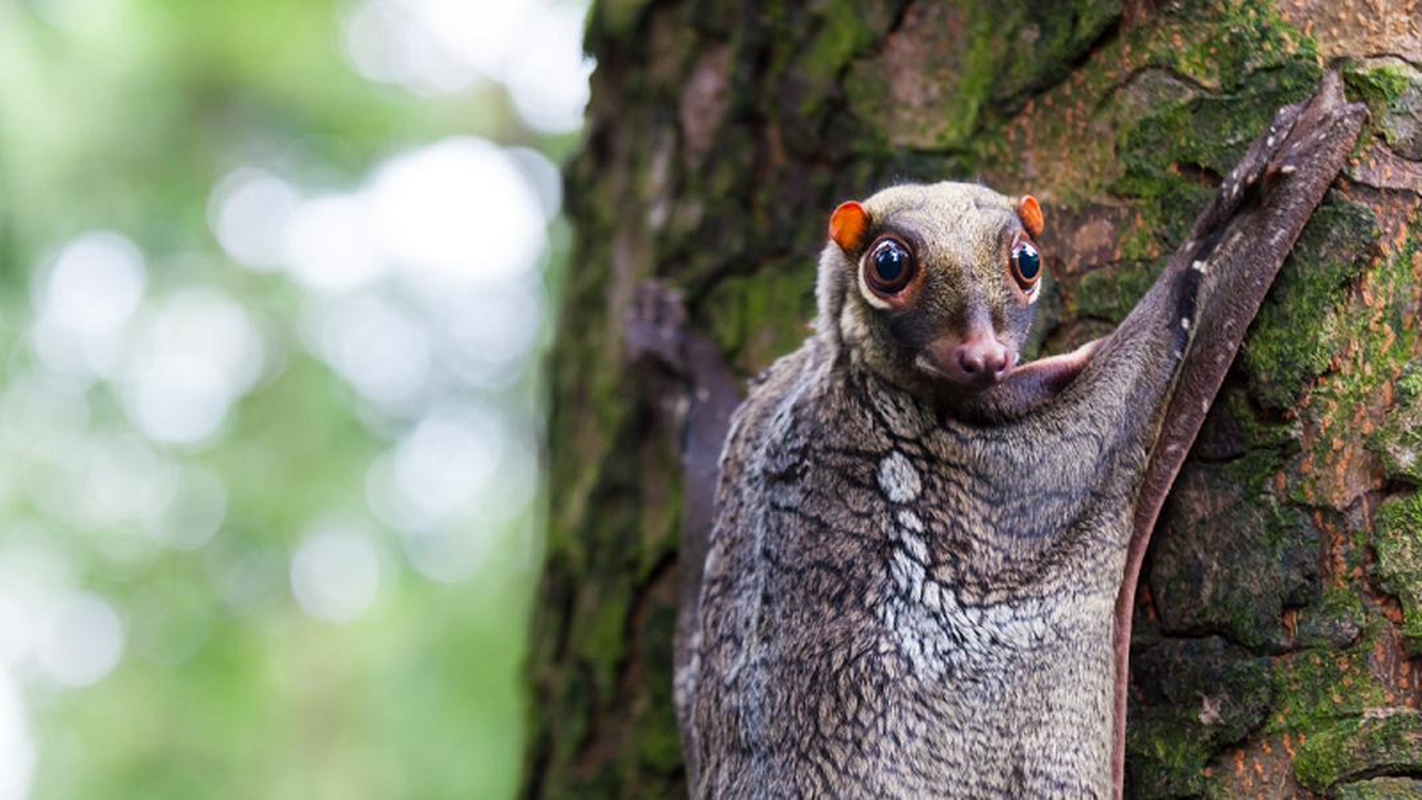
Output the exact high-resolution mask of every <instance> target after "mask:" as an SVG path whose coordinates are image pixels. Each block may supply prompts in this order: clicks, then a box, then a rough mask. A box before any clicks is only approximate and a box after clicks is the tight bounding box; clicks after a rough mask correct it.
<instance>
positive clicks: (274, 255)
mask: <svg viewBox="0 0 1422 800" xmlns="http://www.w3.org/2000/svg"><path fill="white" fill-rule="evenodd" d="M300 201H301V197H300V195H299V194H298V193H297V191H296V189H295V188H294V187H292V185H291V184H289V183H287V182H286V181H285V180H282V179H281V178H280V177H279V176H277V175H275V174H273V173H271V172H268V171H267V170H264V169H260V168H258V167H242V168H240V169H237V170H234V171H232V172H231V173H229V174H228V175H227V176H226V177H224V178H223V179H222V180H221V181H220V182H219V183H218V184H217V187H216V188H214V189H213V190H212V196H211V198H210V199H209V201H208V225H209V227H211V228H212V232H213V234H214V235H215V236H216V237H217V241H218V242H219V243H220V244H221V245H222V249H223V250H226V251H227V254H228V255H230V256H232V258H233V260H235V261H237V262H238V263H240V264H242V265H244V266H247V267H251V268H253V269H258V270H272V269H276V268H278V267H280V266H281V263H282V259H283V257H284V256H285V254H286V249H285V248H286V234H287V228H288V226H289V225H290V223H291V218H292V215H293V214H294V213H295V212H296V207H297V204H298V203H299V202H300Z"/></svg>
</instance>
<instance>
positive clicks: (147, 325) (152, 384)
mask: <svg viewBox="0 0 1422 800" xmlns="http://www.w3.org/2000/svg"><path fill="white" fill-rule="evenodd" d="M140 327H141V330H140V331H139V332H138V333H137V337H136V341H135V346H134V348H133V350H132V351H131V353H130V354H129V358H128V360H127V361H126V363H125V365H124V367H123V376H122V395H123V401H124V408H125V410H126V411H127V412H128V414H129V418H130V419H132V420H133V421H134V423H135V424H137V425H138V427H139V428H140V429H142V430H143V431H144V433H146V434H148V436H150V437H152V438H153V439H156V440H158V441H163V442H173V443H181V444H193V443H198V442H201V441H203V440H205V439H207V438H208V437H210V436H212V435H213V434H214V433H215V432H216V431H217V430H218V428H219V426H220V425H221V424H222V422H223V420H224V419H225V418H226V416H227V411H228V408H229V407H230V406H231V404H232V403H233V401H235V400H236V399H237V398H238V397H240V396H241V395H242V394H244V393H245V392H246V391H247V390H248V389H250V388H251V387H252V385H253V384H254V383H255V382H256V381H257V379H258V378H260V377H261V374H262V365H263V346H262V341H261V338H260V337H259V335H258V333H257V330H256V327H255V325H254V324H253V322H252V320H251V318H250V317H249V316H248V314H247V312H246V311H245V310H244V309H243V308H242V307H241V306H240V305H238V304H237V302H236V301H234V300H232V299H231V298H230V297H228V296H227V295H225V294H222V293H220V292H217V291H214V290H208V289H201V290H188V291H184V292H181V293H179V294H177V295H174V296H173V297H172V298H170V299H169V300H168V301H167V302H166V303H164V304H163V305H162V306H160V307H159V308H158V309H156V310H155V311H154V312H152V313H151V314H149V315H147V316H146V318H145V319H144V320H143V321H142V323H141V326H140Z"/></svg>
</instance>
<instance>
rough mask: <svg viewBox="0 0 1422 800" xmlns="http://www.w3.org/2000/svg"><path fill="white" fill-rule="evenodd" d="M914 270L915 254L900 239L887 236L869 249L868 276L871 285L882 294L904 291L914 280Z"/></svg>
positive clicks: (887, 294) (866, 271)
mask: <svg viewBox="0 0 1422 800" xmlns="http://www.w3.org/2000/svg"><path fill="white" fill-rule="evenodd" d="M914 272H915V265H914V261H913V255H912V254H911V253H910V252H909V250H908V247H906V246H905V245H904V243H903V242H900V241H899V240H898V239H894V238H891V237H888V236H886V237H884V238H883V239H880V240H879V242H878V243H876V244H875V245H874V247H873V249H871V250H870V251H869V264H868V268H867V269H866V270H865V273H866V277H867V278H868V279H869V281H868V282H869V287H870V288H871V289H873V290H874V291H875V292H878V293H879V294H881V295H886V296H889V295H894V294H897V293H899V292H901V291H903V289H904V288H905V287H906V286H908V285H909V282H910V281H912V280H913V276H914Z"/></svg>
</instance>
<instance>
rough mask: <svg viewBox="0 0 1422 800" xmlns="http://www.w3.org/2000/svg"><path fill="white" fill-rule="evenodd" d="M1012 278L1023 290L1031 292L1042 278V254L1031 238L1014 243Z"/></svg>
mask: <svg viewBox="0 0 1422 800" xmlns="http://www.w3.org/2000/svg"><path fill="white" fill-rule="evenodd" d="M1011 266H1012V278H1013V280H1015V281H1017V285H1018V286H1020V287H1021V288H1022V291H1024V292H1026V293H1028V294H1031V293H1032V290H1033V289H1035V288H1037V282H1038V281H1040V280H1041V279H1042V255H1041V254H1040V253H1038V252H1037V246H1036V245H1035V244H1032V242H1031V240H1029V239H1026V238H1020V239H1018V240H1017V241H1016V242H1014V243H1013V245H1012V258H1011Z"/></svg>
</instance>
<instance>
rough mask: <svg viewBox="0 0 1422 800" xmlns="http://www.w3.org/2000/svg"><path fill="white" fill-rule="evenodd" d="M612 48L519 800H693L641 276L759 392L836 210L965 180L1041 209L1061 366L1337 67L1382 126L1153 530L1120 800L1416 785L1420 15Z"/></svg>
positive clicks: (604, 75)
mask: <svg viewBox="0 0 1422 800" xmlns="http://www.w3.org/2000/svg"><path fill="white" fill-rule="evenodd" d="M588 49H589V51H590V52H591V53H592V54H593V55H595V56H596V57H597V59H598V68H597V71H596V73H595V74H594V76H593V95H592V102H591V105H590V107H589V118H588V130H587V133H586V141H585V143H584V145H583V148H582V150H581V153H580V154H579V155H578V156H577V158H576V159H574V160H573V161H572V162H571V163H570V164H569V165H568V167H567V188H568V210H569V213H570V215H571V217H572V220H573V223H574V226H575V237H574V245H573V257H572V259H571V262H570V266H569V268H568V271H567V274H566V276H565V279H564V296H563V307H562V313H561V317H560V323H559V329H558V342H557V345H556V347H555V352H554V359H553V416H552V419H551V422H550V430H549V435H550V441H551V442H552V444H551V452H552V465H551V469H552V474H551V481H552V487H551V496H552V498H553V508H552V515H551V524H550V530H549V537H548V562H547V565H546V568H545V573H544V576H543V583H542V588H541V596H540V609H539V612H538V614H537V617H536V621H535V625H534V630H533V635H532V636H533V639H532V654H531V657H530V662H529V675H530V681H531V684H532V687H533V695H534V696H533V715H534V719H533V739H532V741H531V742H530V744H529V756H528V761H527V776H526V792H527V794H528V795H530V796H536V797H665V796H674V795H677V794H679V793H682V792H684V787H683V782H682V778H683V775H682V769H681V759H680V753H679V746H678V741H677V734H676V728H675V722H674V719H673V713H672V705H671V679H670V672H671V637H672V627H673V622H674V620H675V614H676V602H677V567H676V561H677V559H676V554H677V527H678V516H679V513H680V510H681V508H682V500H681V486H680V477H679V469H680V467H679V465H678V462H677V454H676V451H675V449H674V441H673V436H672V432H671V431H668V430H666V429H665V428H664V424H665V423H663V422H662V421H661V420H664V419H667V418H668V417H669V416H671V415H674V413H675V412H676V408H666V409H658V407H657V404H658V403H668V402H672V401H670V400H667V399H665V398H666V397H667V395H666V393H665V392H657V391H653V390H652V388H651V386H650V379H649V378H648V376H646V375H644V374H642V373H640V372H638V371H637V370H635V369H634V368H633V367H632V366H631V365H629V364H628V363H627V361H626V359H625V356H624V351H623V341H622V340H623V320H624V319H625V316H626V311H627V309H628V307H629V305H630V304H631V303H632V302H633V300H634V290H635V288H636V286H637V284H638V283H639V282H640V281H642V280H644V279H646V278H650V277H657V278H659V279H662V280H664V281H666V282H668V283H670V284H672V285H674V286H677V287H679V288H680V289H681V290H682V291H683V292H684V294H685V298H686V301H687V308H688V311H689V314H690V321H691V325H692V327H693V328H694V329H695V330H696V331H698V332H700V333H702V334H704V335H706V336H707V337H709V338H710V340H711V341H713V342H714V343H715V345H716V346H717V347H718V348H719V349H720V350H721V351H722V352H723V353H724V354H725V355H726V357H727V358H728V359H729V361H730V363H731V364H732V365H733V367H734V368H735V369H736V371H737V372H738V373H739V374H741V375H742V376H750V375H754V374H755V373H756V372H758V371H759V370H761V369H763V368H764V367H765V366H766V365H768V364H769V363H770V362H771V361H772V360H774V359H775V358H776V357H777V356H779V355H781V354H783V353H785V352H788V351H789V350H791V349H793V347H794V346H795V345H796V344H797V343H798V342H799V341H800V340H801V339H803V338H804V336H805V333H806V327H805V325H806V322H807V321H808V320H809V319H810V317H811V316H812V314H813V307H814V294H813V284H814V265H815V257H816V254H817V253H818V251H819V249H820V247H821V246H822V245H823V237H824V229H825V220H826V218H827V214H828V213H829V211H830V210H831V209H833V208H834V206H835V204H836V203H838V202H839V201H841V200H844V199H849V198H855V197H863V196H866V195H868V194H869V193H870V192H871V191H872V190H874V189H875V188H878V187H880V186H882V185H884V184H887V183H890V182H892V181H895V180H900V179H914V180H939V179H944V178H957V179H975V178H976V179H981V180H983V181H984V182H986V183H988V184H989V185H991V186H993V187H994V188H997V189H999V190H1001V191H1004V192H1009V193H1015V192H1031V193H1033V194H1034V195H1036V196H1037V197H1038V198H1039V199H1041V200H1043V201H1044V204H1045V206H1046V212H1047V220H1048V225H1047V233H1046V234H1045V235H1044V236H1043V237H1042V245H1043V250H1044V254H1045V255H1046V256H1048V258H1049V263H1050V267H1051V270H1052V272H1053V276H1052V279H1051V281H1052V283H1051V288H1050V295H1049V296H1047V297H1046V298H1044V300H1045V302H1043V303H1041V304H1039V308H1040V311H1039V314H1040V316H1041V319H1040V320H1039V322H1040V325H1039V333H1038V336H1037V339H1036V341H1037V342H1038V343H1039V345H1038V346H1039V347H1040V352H1042V353H1054V352H1062V351H1065V350H1068V349H1070V348H1072V347H1073V346H1075V345H1077V344H1079V343H1081V342H1084V341H1086V340H1088V339H1090V338H1092V337H1094V336H1097V335H1100V334H1101V333H1103V332H1104V331H1106V330H1109V329H1110V327H1111V326H1112V325H1114V324H1115V323H1116V322H1118V321H1119V320H1120V319H1121V318H1122V317H1124V315H1125V314H1126V312H1127V311H1128V310H1129V309H1130V308H1131V306H1132V305H1133V304H1134V302H1135V300H1136V299H1137V298H1138V297H1139V296H1140V294H1141V293H1142V292H1143V291H1144V290H1145V288H1146V287H1148V286H1149V285H1150V282H1151V281H1152V280H1153V279H1154V276H1155V275H1156V273H1157V272H1158V271H1159V270H1160V269H1161V267H1162V266H1163V265H1164V261H1165V257H1166V255H1167V254H1168V253H1169V252H1170V251H1171V250H1172V249H1173V248H1174V246H1175V245H1177V244H1178V243H1179V241H1180V240H1181V237H1183V236H1184V235H1185V232H1186V230H1187V229H1188V226H1189V224H1190V222H1191V221H1192V220H1193V219H1194V217H1195V215H1196V214H1197V213H1198V211H1199V210H1200V208H1201V207H1203V205H1204V203H1205V202H1206V201H1207V199H1208V198H1209V196H1210V193H1211V191H1212V189H1213V187H1214V185H1215V184H1216V183H1218V181H1219V178H1220V176H1221V175H1222V174H1223V173H1224V172H1226V171H1228V169H1229V168H1230V167H1231V166H1232V165H1233V163H1234V162H1235V161H1236V160H1237V159H1238V157H1239V156H1240V155H1241V153H1242V152H1243V149H1244V148H1245V147H1246V146H1247V144H1248V142H1249V141H1250V139H1251V138H1252V137H1253V136H1254V135H1255V134H1256V133H1257V132H1258V131H1259V130H1262V129H1263V128H1264V127H1265V126H1266V125H1267V124H1268V122H1269V119H1270V118H1271V116H1272V114H1273V112H1274V110H1275V109H1276V108H1278V107H1279V106H1281V105H1284V104H1286V103H1290V102H1294V101H1297V100H1299V99H1300V98H1302V97H1303V96H1305V95H1307V94H1308V92H1309V91H1310V90H1311V89H1312V88H1313V86H1314V85H1315V83H1316V82H1317V80H1318V77H1319V76H1320V75H1321V73H1322V71H1323V69H1324V68H1325V67H1327V66H1337V67H1339V68H1340V69H1341V70H1342V72H1343V74H1344V76H1345V79H1346V82H1347V86H1348V93H1349V95H1350V97H1351V98H1352V99H1358V100H1362V101H1364V102H1366V103H1367V104H1368V106H1369V108H1370V111H1371V114H1372V119H1371V122H1370V123H1369V126H1368V128H1367V130H1366V131H1365V133H1364V136H1363V137H1362V139H1361V141H1360V144H1359V146H1358V147H1357V149H1356V151H1355V153H1354V157H1353V159H1352V161H1351V163H1350V164H1349V166H1348V167H1347V169H1346V171H1345V175H1344V176H1343V177H1341V178H1340V179H1339V180H1338V181H1337V182H1336V183H1335V185H1334V187H1333V189H1332V191H1331V192H1330V194H1329V196H1328V197H1327V198H1326V199H1325V201H1324V203H1323V205H1322V206H1320V209H1319V211H1318V212H1317V213H1316V214H1315V216H1314V218H1313V219H1312V221H1311V222H1310V223H1309V226H1308V227H1307V228H1306V229H1305V232H1304V234H1303V236H1302V237H1301V239H1300V241H1299V243H1298V245H1297V246H1296V248H1295V251H1294V253H1293V255H1292V256H1291V257H1290V260H1289V261H1288V262H1287V263H1286V264H1285V266H1284V268H1283V270H1282V271H1281V273H1280V277H1279V279H1278V281H1277V282H1276V284H1275V286H1274V289H1273V291H1272V292H1271V295H1270V297H1269V299H1268V300H1267V301H1266V303H1265V306H1264V308H1263V310H1262V311H1261V313H1260V315H1259V317H1258V318H1257V319H1256V321H1255V323H1254V325H1253V326H1252V328H1251V330H1250V334H1249V337H1248V338H1247V339H1246V342H1245V345H1244V348H1243V349H1242V351H1241V353H1240V356H1239V358H1238V359H1237V360H1236V362H1235V365H1234V367H1233V369H1232V371H1231V374H1230V377H1229V379H1228V380H1227V382H1226V385H1225V388H1224V389H1223V390H1222V392H1221V395H1220V399H1219V400H1218V401H1217V402H1216V404H1215V407H1214V409H1213V410H1212V411H1211V414H1210V417H1209V419H1208V420H1207V422H1206V426H1205V429H1204V431H1203V432H1202V434H1201V436H1200V440H1199V441H1198V442H1197V444H1196V446H1195V449H1194V451H1193V452H1192V455H1191V457H1190V460H1189V461H1188V462H1187V464H1186V467H1185V469H1184V471H1183V472H1182V473H1181V476H1180V478H1179V480H1178V481H1177V483H1176V487H1175V489H1174V491H1173V492H1172V495H1171V499H1170V501H1169V502H1168V504H1167V506H1166V508H1165V511H1164V513H1163V514H1162V516H1161V520H1160V523H1159V525H1158V527H1157V531H1156V535H1155V539H1154V542H1153V545H1152V549H1151V552H1150V554H1149V555H1148V557H1147V563H1146V567H1145V571H1144V573H1143V576H1142V581H1141V587H1140V592H1139V596H1138V602H1137V619H1136V627H1135V636H1134V641H1133V645H1132V664H1133V668H1132V679H1131V680H1132V684H1131V690H1130V716H1129V723H1128V730H1129V733H1128V740H1129V741H1128V767H1127V769H1128V795H1130V796H1137V797H1175V796H1209V795H1215V796H1266V797H1270V796H1290V797H1293V796H1304V797H1308V796H1337V797H1359V798H1360V797H1392V796H1403V795H1404V794H1405V793H1406V792H1409V791H1415V790H1416V789H1417V788H1418V783H1419V781H1417V780H1416V778H1417V777H1418V776H1422V662H1419V661H1418V660H1417V656H1422V494H1419V491H1418V487H1419V486H1422V337H1419V329H1418V323H1417V312H1418V309H1419V305H1422V2H1419V0H1372V2H1364V1H1362V0H1355V1H1354V2H1333V1H1332V0H1330V2H1322V1H1321V0H1281V1H1280V2H1277V3H1271V2H1262V1H1259V0H1237V1H1236V2H1178V3H1158V2H1143V1H1142V0H1127V1H1126V2H1112V0H1074V1H1073V2H1052V3H1048V2H1045V1H1044V0H1009V2H995V3H986V2H937V1H934V0H914V1H913V2H904V1H903V0H863V1H862V2H856V3H849V2H845V1H844V0H814V1H813V2H809V3H804V4H789V3H784V2H779V1H778V0H770V1H769V2H753V1H751V0H710V1H708V2H700V3H693V2H688V1H687V0H661V1H660V2H656V3H649V2H646V1H645V0H609V1H608V2H600V3H598V4H597V5H596V6H595V8H594V11H593V13H592V17H591V20H590V23H589V29H588ZM659 411H660V412H663V413H657V412H659ZM667 412H669V413H667Z"/></svg>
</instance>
